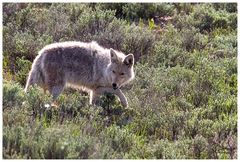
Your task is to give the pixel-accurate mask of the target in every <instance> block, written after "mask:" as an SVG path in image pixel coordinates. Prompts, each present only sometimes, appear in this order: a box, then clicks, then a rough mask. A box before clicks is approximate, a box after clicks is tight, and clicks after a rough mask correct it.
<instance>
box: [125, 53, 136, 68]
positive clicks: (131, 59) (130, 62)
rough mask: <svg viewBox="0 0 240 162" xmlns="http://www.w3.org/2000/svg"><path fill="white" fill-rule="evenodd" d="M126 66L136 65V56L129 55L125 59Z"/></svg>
mask: <svg viewBox="0 0 240 162" xmlns="http://www.w3.org/2000/svg"><path fill="white" fill-rule="evenodd" d="M123 62H124V64H125V65H127V66H129V67H131V66H133V64H134V55H133V54H128V55H127V56H126V57H125V59H124V61H123Z"/></svg>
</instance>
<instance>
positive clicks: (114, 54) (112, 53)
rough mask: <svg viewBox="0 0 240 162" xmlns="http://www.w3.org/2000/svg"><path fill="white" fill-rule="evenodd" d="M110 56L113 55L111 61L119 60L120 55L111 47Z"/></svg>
mask: <svg viewBox="0 0 240 162" xmlns="http://www.w3.org/2000/svg"><path fill="white" fill-rule="evenodd" d="M110 56H111V62H117V61H118V56H117V54H116V52H115V51H114V50H113V49H112V48H110Z"/></svg>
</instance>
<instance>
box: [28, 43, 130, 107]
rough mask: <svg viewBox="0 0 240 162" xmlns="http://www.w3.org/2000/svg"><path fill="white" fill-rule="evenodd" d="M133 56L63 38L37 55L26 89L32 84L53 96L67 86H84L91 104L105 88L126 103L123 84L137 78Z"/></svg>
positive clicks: (54, 97) (94, 44) (55, 96)
mask: <svg viewBox="0 0 240 162" xmlns="http://www.w3.org/2000/svg"><path fill="white" fill-rule="evenodd" d="M133 65H134V56H133V54H128V55H124V54H123V53H121V52H119V51H116V50H113V49H105V48H103V47H101V46H99V45H98V44H97V43H96V42H91V43H83V42H63V43H54V44H51V45H48V46H46V47H44V48H43V49H42V50H41V51H40V52H39V54H38V56H37V57H36V58H35V60H34V62H33V65H32V69H31V71H30V73H29V76H28V80H27V84H26V87H25V91H27V89H28V87H29V86H30V85H33V84H37V85H39V86H41V87H42V88H44V89H45V90H49V92H50V93H51V94H52V96H53V99H54V100H56V98H57V97H58V96H59V95H60V93H61V92H62V91H63V89H64V87H66V86H72V87H77V88H84V89H85V90H87V91H88V92H89V93H90V104H92V103H94V102H95V101H96V99H97V97H98V96H99V95H101V94H103V93H104V92H109V93H113V94H115V95H117V96H118V97H119V99H120V101H121V103H122V105H123V106H124V107H127V106H128V102H127V99H126V97H125V96H124V94H123V93H122V91H121V90H120V88H121V86H123V85H125V84H126V83H128V82H129V81H131V80H132V79H133V78H134V71H133Z"/></svg>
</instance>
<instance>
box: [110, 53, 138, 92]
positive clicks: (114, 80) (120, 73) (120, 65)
mask: <svg viewBox="0 0 240 162" xmlns="http://www.w3.org/2000/svg"><path fill="white" fill-rule="evenodd" d="M110 56H111V62H110V64H109V65H108V69H107V75H108V79H109V81H110V82H111V85H112V87H113V89H118V88H120V87H121V86H122V85H124V84H126V83H128V82H129V81H130V80H132V79H133V78H134V71H133V65H134V56H133V54H128V55H127V56H126V55H123V54H122V53H120V52H118V51H114V50H113V49H110Z"/></svg>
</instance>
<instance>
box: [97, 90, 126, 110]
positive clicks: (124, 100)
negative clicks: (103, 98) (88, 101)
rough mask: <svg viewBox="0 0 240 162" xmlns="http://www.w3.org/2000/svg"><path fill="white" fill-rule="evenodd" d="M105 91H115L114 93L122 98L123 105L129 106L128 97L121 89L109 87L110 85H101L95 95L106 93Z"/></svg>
mask: <svg viewBox="0 0 240 162" xmlns="http://www.w3.org/2000/svg"><path fill="white" fill-rule="evenodd" d="M105 92H108V93H113V94H115V95H117V96H118V97H119V99H120V102H121V104H122V106H123V107H128V102H127V99H126V97H125V95H124V94H123V93H122V91H121V90H120V89H116V90H114V89H112V88H108V87H99V88H97V89H96V90H95V95H96V94H98V95H101V94H104V93H105Z"/></svg>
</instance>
